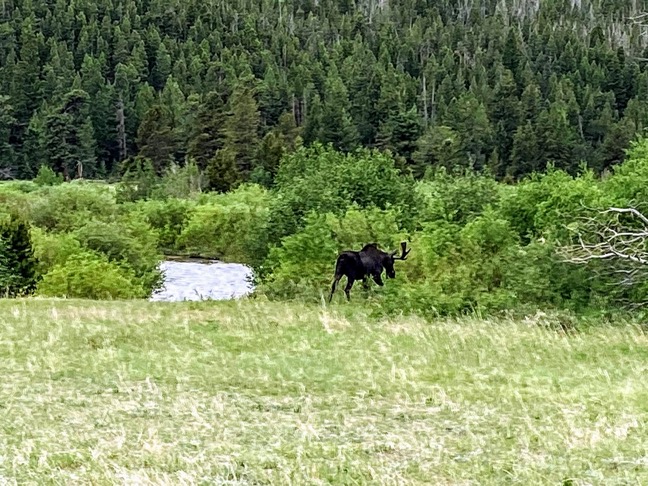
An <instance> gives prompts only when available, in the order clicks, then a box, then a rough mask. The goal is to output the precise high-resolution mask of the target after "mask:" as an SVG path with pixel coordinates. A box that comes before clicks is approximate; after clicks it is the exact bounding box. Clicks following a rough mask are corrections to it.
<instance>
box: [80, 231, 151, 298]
mask: <svg viewBox="0 0 648 486" xmlns="http://www.w3.org/2000/svg"><path fill="white" fill-rule="evenodd" d="M72 234H73V235H74V237H75V238H76V239H77V241H79V243H80V244H81V246H82V247H83V248H86V249H88V250H92V251H93V252H95V253H100V254H102V255H103V256H105V257H106V258H107V259H108V261H109V262H111V263H116V264H118V265H120V266H122V267H124V268H126V267H128V268H129V269H130V270H132V272H133V275H134V276H135V278H137V279H138V281H139V283H140V284H141V285H142V287H143V288H144V289H146V290H154V289H156V288H157V287H158V286H159V285H160V284H161V282H162V275H161V273H160V270H159V269H158V265H159V262H160V259H161V258H160V255H159V254H158V251H157V239H156V234H155V232H154V231H152V229H151V227H150V226H149V225H148V224H146V223H145V222H143V221H139V220H137V219H134V218H129V219H128V220H126V221H118V222H110V223H105V222H103V221H89V222H88V223H87V224H85V225H84V226H82V227H81V228H79V229H77V230H75V231H74V232H73V233H72Z"/></svg>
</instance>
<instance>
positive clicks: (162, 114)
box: [137, 105, 177, 175]
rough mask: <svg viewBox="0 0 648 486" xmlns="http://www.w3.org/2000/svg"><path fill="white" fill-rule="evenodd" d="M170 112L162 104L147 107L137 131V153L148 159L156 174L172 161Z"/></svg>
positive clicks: (173, 141) (172, 138) (174, 143)
mask: <svg viewBox="0 0 648 486" xmlns="http://www.w3.org/2000/svg"><path fill="white" fill-rule="evenodd" d="M171 123H172V119H171V113H170V112H169V109H168V108H166V107H165V106H162V105H154V106H153V107H152V108H151V109H149V110H148V111H147V112H146V114H145V115H144V118H143V119H142V123H141V124H140V126H139V129H138V131H137V147H138V149H139V155H140V156H141V157H143V158H145V159H149V160H150V161H151V162H152V164H153V167H154V169H155V171H156V173H157V174H158V175H162V173H163V172H164V170H165V169H166V168H167V167H168V166H169V165H170V164H171V163H172V162H173V160H174V159H173V156H174V154H175V152H176V148H177V147H176V139H175V136H174V133H173V127H172V125H171Z"/></svg>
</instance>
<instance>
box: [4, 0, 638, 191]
mask: <svg viewBox="0 0 648 486" xmlns="http://www.w3.org/2000/svg"><path fill="white" fill-rule="evenodd" d="M641 3H642V2H636V1H630V0H615V1H603V0H594V1H591V0H582V1H574V2H569V1H557V0H548V1H542V2H540V1H533V2H523V1H519V0H513V1H511V0H500V1H498V2H496V1H493V0H482V1H479V0H476V1H470V2H468V1H466V2H448V1H436V2H432V1H425V0H357V1H353V0H319V1H317V0H285V1H284V0H277V1H275V0H272V1H270V0H263V1H244V0H219V1H213V0H212V1H196V0H183V1H180V0H166V1H158V0H124V1H120V0H92V1H90V0H78V1H74V2H68V1H64V0H58V1H49V0H47V1H46V0H29V1H28V0H3V1H2V2H1V3H0V19H1V20H0V93H2V95H1V97H0V172H1V173H2V176H4V177H5V178H8V177H15V178H24V177H33V176H34V175H35V174H36V172H37V171H38V168H39V167H40V166H41V165H43V164H45V165H48V166H50V167H52V168H53V169H54V170H56V171H57V172H59V173H62V174H64V175H66V176H67V177H69V178H75V177H79V176H82V177H86V178H93V177H107V176H119V175H120V174H122V173H123V171H124V170H125V169H126V168H127V167H128V166H131V165H132V161H133V160H140V161H147V160H150V162H151V163H152V166H153V168H154V169H155V170H156V171H157V172H158V173H161V172H163V171H164V169H165V168H166V167H168V166H169V165H170V164H172V163H173V162H176V163H179V164H183V163H185V162H186V161H187V160H194V161H195V162H196V163H197V165H198V166H199V167H200V168H201V169H203V170H205V172H206V174H207V176H208V181H209V185H210V186H211V188H213V189H219V190H226V189H228V188H230V187H231V186H232V185H233V184H235V183H237V182H240V181H245V180H252V181H256V182H262V183H267V182H269V181H271V180H272V177H273V175H274V172H275V168H276V166H277V163H278V160H279V158H280V156H281V154H282V153H284V152H285V151H286V150H289V149H291V148H292V147H294V146H295V145H296V144H297V145H298V144H301V143H304V144H310V143H311V142H313V141H321V142H324V143H327V142H331V143H333V145H334V146H335V147H336V148H338V149H341V150H344V151H346V150H350V149H353V148H355V147H358V146H371V147H377V148H381V149H391V150H392V151H393V152H394V153H396V154H397V155H398V156H399V164H400V166H401V168H411V169H412V170H413V173H414V175H422V174H423V173H424V171H425V170H426V169H427V168H428V167H430V166H473V167H475V168H477V169H481V168H484V167H489V168H490V169H491V170H492V171H493V172H494V174H495V175H496V176H498V177H514V178H517V177H519V176H521V175H524V174H527V173H529V172H532V171H533V170H537V169H540V170H542V169H544V167H545V165H546V163H547V162H548V161H553V162H554V163H555V165H556V166H557V167H559V168H564V169H566V170H568V171H570V172H571V171H573V170H575V169H576V168H577V167H578V166H579V164H580V163H581V161H583V160H584V161H586V162H587V164H588V165H589V166H590V167H592V168H593V169H595V170H596V171H601V170H604V169H605V168H606V167H608V166H610V165H612V164H614V163H616V162H618V161H619V160H621V159H622V158H623V149H624V148H626V147H627V145H628V141H629V140H630V139H631V138H632V137H633V135H634V134H635V133H637V132H638V131H642V130H643V128H644V127H645V126H646V125H647V124H648V70H647V67H646V64H647V63H646V62H645V59H644V58H646V57H648V53H647V52H646V46H647V42H646V40H647V39H648V37H647V36H646V35H644V34H646V28H645V27H644V26H642V21H643V19H644V18H643V17H642V16H641V12H642V9H643V6H642V5H640V4H641ZM137 156H141V157H142V158H140V159H136V157H137Z"/></svg>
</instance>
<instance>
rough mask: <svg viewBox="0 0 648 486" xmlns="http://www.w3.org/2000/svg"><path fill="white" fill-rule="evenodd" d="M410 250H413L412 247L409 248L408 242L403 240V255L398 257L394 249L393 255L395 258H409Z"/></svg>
mask: <svg viewBox="0 0 648 486" xmlns="http://www.w3.org/2000/svg"><path fill="white" fill-rule="evenodd" d="M410 251H412V249H411V248H410V249H409V250H407V242H406V241H403V242H401V256H399V257H396V256H395V255H396V251H394V252H392V257H393V258H394V260H407V255H409V252H410Z"/></svg>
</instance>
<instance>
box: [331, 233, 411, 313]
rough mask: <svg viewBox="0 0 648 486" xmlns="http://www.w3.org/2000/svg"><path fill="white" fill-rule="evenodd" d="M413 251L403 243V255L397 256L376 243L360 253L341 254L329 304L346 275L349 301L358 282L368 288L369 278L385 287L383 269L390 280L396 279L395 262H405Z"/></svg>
mask: <svg viewBox="0 0 648 486" xmlns="http://www.w3.org/2000/svg"><path fill="white" fill-rule="evenodd" d="M410 251H411V249H410V250H408V249H407V242H405V241H403V242H402V243H401V255H400V256H398V257H397V256H396V253H397V251H393V252H391V253H387V252H385V251H382V250H379V249H378V245H377V244H376V243H369V244H367V245H365V246H364V247H363V248H362V250H360V251H344V252H342V253H340V255H339V256H338V257H337V261H336V262H335V278H334V280H333V285H332V286H331V295H329V299H328V300H329V302H331V299H333V293H334V292H335V289H336V287H337V284H338V282H339V281H340V279H341V278H342V277H343V276H345V275H346V277H347V284H346V287H345V288H344V293H345V294H346V297H347V300H351V296H350V294H349V292H350V291H351V287H353V283H354V282H355V281H356V280H362V285H363V286H364V288H365V289H366V288H367V287H368V281H367V280H368V278H369V277H371V278H372V279H373V281H374V282H376V284H378V285H380V286H381V287H382V286H383V285H384V284H383V281H382V278H381V274H382V271H383V269H385V270H386V273H387V277H388V278H395V277H396V271H395V270H394V262H395V261H396V260H405V259H407V255H408V254H409V252H410Z"/></svg>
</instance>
